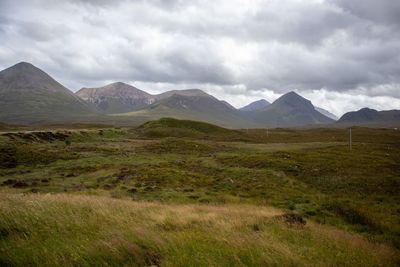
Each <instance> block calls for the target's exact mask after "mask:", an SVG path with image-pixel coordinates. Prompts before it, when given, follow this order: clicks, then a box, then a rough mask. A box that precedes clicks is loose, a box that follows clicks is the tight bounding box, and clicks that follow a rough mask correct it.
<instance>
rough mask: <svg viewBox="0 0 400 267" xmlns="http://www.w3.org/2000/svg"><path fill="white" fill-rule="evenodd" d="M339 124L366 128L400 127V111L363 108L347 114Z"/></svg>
mask: <svg viewBox="0 0 400 267" xmlns="http://www.w3.org/2000/svg"><path fill="white" fill-rule="evenodd" d="M337 123H338V124H347V125H366V126H400V110H386V111H377V110H375V109H370V108H362V109H360V110H358V111H352V112H347V113H346V114H344V115H343V116H342V117H341V118H340V119H339V120H338V121H337Z"/></svg>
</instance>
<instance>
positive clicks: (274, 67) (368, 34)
mask: <svg viewBox="0 0 400 267" xmlns="http://www.w3.org/2000/svg"><path fill="white" fill-rule="evenodd" d="M20 61H28V62H31V63H33V64H34V65H36V66H37V67H39V68H41V69H43V70H44V71H46V72H47V73H49V74H50V75H52V76H53V77H54V78H56V79H57V80H58V81H60V82H61V83H62V84H64V85H65V86H66V87H68V88H69V89H71V90H73V91H76V90H78V89H80V88H81V87H97V86H103V85H105V84H107V83H110V82H114V81H123V82H127V83H130V84H132V85H134V86H136V87H138V88H140V89H143V90H145V91H148V92H151V93H158V92H163V91H166V90H169V89H185V88H200V89H203V90H204V91H206V92H208V93H210V94H212V95H214V96H216V97H218V98H220V99H224V100H227V101H229V102H230V103H232V104H233V105H234V106H236V107H239V106H242V105H245V104H247V103H248V102H250V101H253V100H258V99H260V98H265V99H267V100H269V101H273V100H275V99H276V98H277V97H279V96H280V95H282V94H283V93H286V92H288V91H297V92H299V93H300V94H302V95H303V96H305V97H306V98H308V99H310V100H312V101H313V103H314V104H315V105H317V106H320V107H323V108H326V109H328V110H330V111H331V112H333V113H335V114H336V115H341V114H343V113H344V112H347V111H350V110H354V109H359V108H362V107H365V106H369V107H372V108H376V109H400V1H398V0H264V1H261V0H246V1H245V0H213V1H206V0H204V1H202V0H185V1H184V0H164V1H163V0H147V1H145V0H135V1H123V0H120V1H118V0H114V1H108V0H64V1H53V0H0V68H1V69H4V68H6V67H9V66H11V65H14V64H15V63H18V62H20Z"/></svg>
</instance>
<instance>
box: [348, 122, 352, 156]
mask: <svg viewBox="0 0 400 267" xmlns="http://www.w3.org/2000/svg"><path fill="white" fill-rule="evenodd" d="M349 134H350V136H349V147H350V150H351V149H352V140H351V139H352V136H351V127H350V129H349Z"/></svg>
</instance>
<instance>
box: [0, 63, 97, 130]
mask: <svg viewBox="0 0 400 267" xmlns="http://www.w3.org/2000/svg"><path fill="white" fill-rule="evenodd" d="M93 115H94V110H93V108H92V107H91V106H90V105H88V104H87V103H85V102H84V101H83V100H81V99H80V98H78V97H77V96H75V95H74V94H73V93H72V92H71V91H69V90H68V89H67V88H65V87H64V86H62V85H61V84H60V83H58V82H57V81H56V80H54V79H53V78H51V77H50V76H49V75H48V74H46V73H45V72H43V71H42V70H40V69H38V68H37V67H35V66H33V65H32V64H29V63H25V62H21V63H18V64H16V65H14V66H12V67H10V68H8V69H5V70H3V71H1V72H0V121H4V122H11V123H45V122H53V121H60V120H73V119H76V118H81V117H86V116H93Z"/></svg>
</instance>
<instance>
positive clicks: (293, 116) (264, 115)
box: [249, 92, 333, 127]
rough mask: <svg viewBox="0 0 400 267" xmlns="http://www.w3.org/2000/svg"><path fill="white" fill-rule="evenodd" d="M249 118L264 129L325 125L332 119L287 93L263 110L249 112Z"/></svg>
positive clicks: (295, 95)
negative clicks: (264, 127)
mask: <svg viewBox="0 0 400 267" xmlns="http://www.w3.org/2000/svg"><path fill="white" fill-rule="evenodd" d="M249 116H250V117H251V118H253V120H254V121H256V122H257V123H261V124H262V125H263V126H266V127H293V126H305V125H311V124H326V123H331V122H333V120H332V119H330V118H328V117H327V116H325V115H323V114H321V113H319V112H318V111H316V110H315V108H314V106H313V104H312V103H311V101H309V100H307V99H305V98H303V97H302V96H300V95H298V94H296V93H295V92H289V93H287V94H285V95H283V96H281V97H280V98H278V99H277V100H276V101H274V102H273V103H272V104H271V105H268V106H267V107H266V108H265V109H263V110H257V111H254V112H250V113H249Z"/></svg>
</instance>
